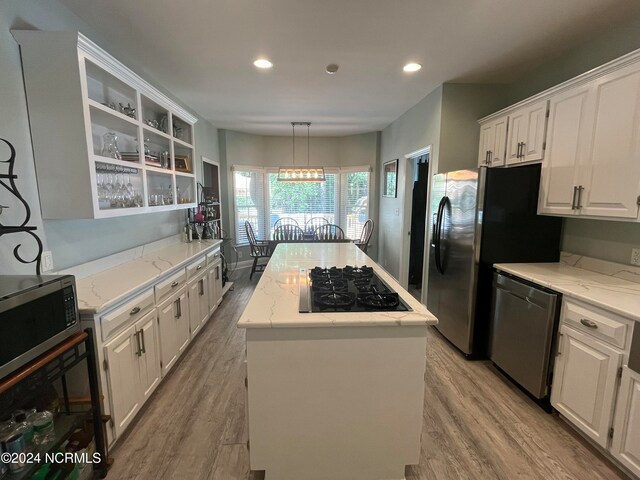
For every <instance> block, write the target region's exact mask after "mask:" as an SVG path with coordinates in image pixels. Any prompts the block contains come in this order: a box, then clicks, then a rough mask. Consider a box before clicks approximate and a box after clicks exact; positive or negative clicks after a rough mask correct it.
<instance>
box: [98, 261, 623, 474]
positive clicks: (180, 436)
mask: <svg viewBox="0 0 640 480" xmlns="http://www.w3.org/2000/svg"><path fill="white" fill-rule="evenodd" d="M259 278H260V275H256V276H254V278H253V280H252V281H249V270H248V269H243V270H239V271H238V272H236V275H235V278H233V280H234V281H235V282H236V283H235V288H234V290H233V291H231V292H229V293H228V294H227V296H226V297H225V299H224V301H223V303H222V305H221V307H220V308H218V310H217V311H216V312H215V314H214V316H213V317H212V318H211V319H210V320H209V322H208V323H207V325H206V326H205V328H204V330H203V331H202V332H201V334H200V335H199V336H198V337H197V338H196V339H195V340H194V342H193V344H192V345H191V346H190V348H189V350H188V351H187V352H186V354H185V355H184V356H183V358H182V359H181V361H180V363H178V364H177V365H176V366H175V367H174V369H173V371H172V372H171V373H170V374H169V376H168V377H167V378H166V379H165V380H164V381H163V383H162V384H161V385H160V386H159V387H158V389H157V390H156V392H155V393H154V394H153V397H152V398H151V399H150V400H149V402H148V403H147V405H146V406H145V408H144V409H143V410H142V412H140V414H139V415H138V418H137V419H136V420H135V421H134V423H133V424H132V425H131V427H130V429H129V431H128V433H127V434H125V436H124V437H123V438H122V439H120V441H119V442H118V443H117V445H116V447H115V448H114V450H113V451H112V452H111V454H112V457H113V458H114V460H115V463H114V465H113V467H112V469H111V470H110V472H109V476H108V478H110V479H112V480H114V479H145V480H146V479H149V480H151V479H216V480H233V479H250V480H258V479H262V478H263V477H264V475H263V474H262V473H261V472H250V471H249V455H248V452H247V447H246V443H247V438H248V434H247V427H246V424H245V391H244V366H243V362H244V336H245V332H244V330H241V329H237V328H236V322H237V320H238V318H239V317H240V314H241V313H242V310H243V308H244V306H245V304H246V303H247V301H248V300H249V297H250V296H251V293H252V292H253V289H254V287H255V285H256V283H257V282H258V280H259ZM426 362H427V372H426V377H425V380H426V382H425V409H424V425H423V433H422V454H421V458H420V464H419V465H416V466H411V467H408V468H407V472H406V478H407V480H418V479H446V480H449V479H452V480H457V479H470V480H471V479H473V480H476V479H477V480H490V479H503V480H513V479H541V480H542V479H544V480H549V479H563V480H569V479H579V480H590V479H616V478H626V477H625V476H624V475H623V474H621V473H620V472H619V471H618V470H617V469H616V468H615V467H613V466H612V465H611V464H610V463H609V462H608V461H607V460H606V459H604V458H603V457H602V456H601V455H600V454H599V453H597V452H596V451H595V450H594V449H593V448H591V447H590V446H588V445H587V443H586V442H585V441H583V440H582V439H581V438H579V437H578V435H577V434H575V433H574V432H572V431H571V430H570V428H569V427H568V426H566V425H565V424H564V422H563V421H562V420H560V419H559V418H558V417H557V416H555V415H548V414H546V413H545V412H544V411H543V410H542V409H540V408H539V407H538V406H536V405H535V404H534V403H533V402H532V401H530V400H529V399H528V398H527V397H526V396H525V395H524V394H523V393H522V392H520V390H518V389H517V388H516V387H514V386H513V385H511V384H510V383H508V382H507V381H505V379H504V378H503V377H502V376H501V375H500V374H499V373H498V372H497V371H496V370H495V368H494V367H492V365H491V364H490V362H468V361H466V360H464V359H463V358H462V356H461V355H460V354H459V353H458V352H457V351H455V350H454V349H453V348H452V347H451V346H450V345H449V344H448V343H447V342H446V341H445V340H444V339H443V338H442V337H441V336H440V334H439V333H438V332H437V331H436V330H435V329H433V328H432V329H431V331H430V333H429V336H428V342H427V358H426ZM300 480H304V479H300ZM327 480H330V479H327ZM372 480H374V479H372Z"/></svg>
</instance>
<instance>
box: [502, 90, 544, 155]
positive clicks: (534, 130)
mask: <svg viewBox="0 0 640 480" xmlns="http://www.w3.org/2000/svg"><path fill="white" fill-rule="evenodd" d="M508 123H509V139H508V141H507V164H508V165H512V164H515V163H520V162H534V161H537V160H542V159H543V158H544V142H545V134H546V127H547V100H542V101H540V102H536V103H534V104H532V105H528V106H525V107H522V108H520V109H518V110H516V111H515V112H513V113H512V114H510V115H509V122H508Z"/></svg>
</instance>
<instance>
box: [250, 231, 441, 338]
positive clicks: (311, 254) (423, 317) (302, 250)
mask: <svg viewBox="0 0 640 480" xmlns="http://www.w3.org/2000/svg"><path fill="white" fill-rule="evenodd" d="M345 265H354V266H355V265H358V266H362V265H367V266H370V267H373V269H374V270H375V272H376V273H377V274H378V275H379V276H380V278H382V279H383V280H384V281H385V282H387V284H388V285H389V286H390V287H391V288H392V289H393V290H395V291H396V292H397V293H398V294H399V295H400V297H401V298H402V299H403V300H404V301H405V302H406V303H407V304H408V305H409V306H410V307H411V308H412V309H413V311H410V312H396V311H393V312H322V313H320V312H315V313H300V312H298V304H299V300H300V292H299V284H298V280H299V275H300V269H301V268H307V269H311V268H313V267H315V266H324V267H332V266H337V267H343V266H345ZM436 323H438V320H437V319H436V317H434V316H433V314H432V313H431V312H429V310H427V308H426V307H425V306H424V305H422V304H421V303H420V302H418V301H417V300H416V299H415V298H413V297H412V296H411V295H410V294H409V293H408V292H407V291H406V290H404V289H403V288H402V287H401V286H400V285H399V284H398V282H397V281H396V280H395V279H394V278H393V277H392V276H391V275H389V274H388V273H387V272H386V271H384V270H383V269H382V268H381V267H380V266H378V265H377V264H376V263H375V262H374V261H373V260H371V258H369V257H368V256H367V255H366V254H365V253H363V252H362V251H361V250H360V249H359V248H358V247H356V246H355V245H354V244H352V243H311V242H310V243H281V244H280V245H278V247H277V248H276V250H275V251H274V253H273V255H272V256H271V258H270V259H269V264H268V265H267V268H266V269H265V271H264V272H263V273H262V277H261V278H260V281H259V282H258V285H257V286H256V289H255V291H254V292H253V295H252V297H251V299H250V300H249V303H248V304H247V306H246V308H245V310H244V312H243V314H242V316H241V317H240V320H239V321H238V327H240V328H278V327H285V328H286V327H337V326H383V325H388V326H405V325H435V324H436Z"/></svg>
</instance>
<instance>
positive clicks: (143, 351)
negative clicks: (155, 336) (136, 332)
mask: <svg viewBox="0 0 640 480" xmlns="http://www.w3.org/2000/svg"><path fill="white" fill-rule="evenodd" d="M140 339H141V340H142V350H141V351H142V353H147V343H146V342H145V341H144V330H140Z"/></svg>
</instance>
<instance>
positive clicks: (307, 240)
mask: <svg viewBox="0 0 640 480" xmlns="http://www.w3.org/2000/svg"><path fill="white" fill-rule="evenodd" d="M352 242H353V240H351V239H350V238H339V239H338V238H330V239H326V240H321V239H317V238H314V237H313V234H305V235H304V236H303V237H302V238H301V239H296V240H274V239H273V238H272V239H270V240H269V252H270V253H273V252H274V250H275V249H276V247H277V246H278V244H280V243H309V244H311V243H352Z"/></svg>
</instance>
